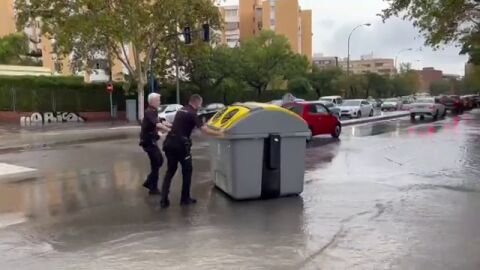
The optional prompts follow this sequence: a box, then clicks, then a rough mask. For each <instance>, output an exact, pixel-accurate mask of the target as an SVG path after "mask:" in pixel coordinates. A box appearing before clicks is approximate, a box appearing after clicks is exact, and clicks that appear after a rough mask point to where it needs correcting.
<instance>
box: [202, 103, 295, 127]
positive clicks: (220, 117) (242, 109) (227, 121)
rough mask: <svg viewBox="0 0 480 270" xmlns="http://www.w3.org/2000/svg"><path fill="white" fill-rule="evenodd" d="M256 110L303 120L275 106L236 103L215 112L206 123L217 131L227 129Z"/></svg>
mask: <svg viewBox="0 0 480 270" xmlns="http://www.w3.org/2000/svg"><path fill="white" fill-rule="evenodd" d="M257 110H267V111H278V112H283V113H286V114H289V115H292V116H294V117H297V118H299V119H301V120H302V121H303V119H302V118H301V117H300V116H299V115H297V114H296V113H294V112H292V111H290V110H287V109H285V108H282V107H279V106H277V105H272V104H266V103H257V102H247V103H236V104H233V105H232V106H228V107H227V108H225V109H223V110H221V111H219V112H217V113H216V114H215V115H214V116H213V117H212V118H211V119H210V121H208V125H209V126H210V127H213V128H217V129H228V128H230V127H232V126H233V125H234V124H236V123H238V122H239V121H240V120H242V119H244V118H245V117H247V116H248V115H249V114H250V113H251V112H254V111H257Z"/></svg>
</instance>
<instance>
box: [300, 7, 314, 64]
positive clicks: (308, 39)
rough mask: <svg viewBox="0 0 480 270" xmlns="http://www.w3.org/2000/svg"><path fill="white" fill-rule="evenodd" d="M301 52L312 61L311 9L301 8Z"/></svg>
mask: <svg viewBox="0 0 480 270" xmlns="http://www.w3.org/2000/svg"><path fill="white" fill-rule="evenodd" d="M300 14H301V18H302V54H303V55H305V56H307V58H308V60H309V61H310V62H311V61H312V54H313V52H312V35H313V32H312V11H311V10H302V11H301V13H300Z"/></svg>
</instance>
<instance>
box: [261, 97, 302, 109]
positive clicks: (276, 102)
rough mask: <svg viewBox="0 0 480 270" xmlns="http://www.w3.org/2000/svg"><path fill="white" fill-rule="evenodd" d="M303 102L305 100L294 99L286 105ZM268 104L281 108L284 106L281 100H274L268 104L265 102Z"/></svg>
mask: <svg viewBox="0 0 480 270" xmlns="http://www.w3.org/2000/svg"><path fill="white" fill-rule="evenodd" d="M303 101H305V99H301V98H295V99H294V100H292V101H289V102H287V103H291V102H303ZM267 103H268V104H272V105H277V106H280V107H282V105H283V104H286V103H285V102H284V101H283V100H282V99H275V100H271V101H269V102H267Z"/></svg>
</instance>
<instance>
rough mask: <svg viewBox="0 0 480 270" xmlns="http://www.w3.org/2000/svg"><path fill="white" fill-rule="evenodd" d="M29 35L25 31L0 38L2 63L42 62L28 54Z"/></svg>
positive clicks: (24, 64)
mask: <svg viewBox="0 0 480 270" xmlns="http://www.w3.org/2000/svg"><path fill="white" fill-rule="evenodd" d="M28 54H29V47H28V37H27V36H26V35H25V34H24V33H13V34H10V35H7V36H4V37H2V38H0V64H3V65H22V66H38V65H41V64H42V63H41V62H40V61H35V60H34V59H32V58H31V57H29V56H28Z"/></svg>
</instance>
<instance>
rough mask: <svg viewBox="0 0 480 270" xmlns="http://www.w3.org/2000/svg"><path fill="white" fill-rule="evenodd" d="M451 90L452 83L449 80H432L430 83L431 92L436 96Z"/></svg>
mask: <svg viewBox="0 0 480 270" xmlns="http://www.w3.org/2000/svg"><path fill="white" fill-rule="evenodd" d="M449 92H450V83H449V82H448V81H447V80H441V81H436V82H432V84H431V85H430V94H432V95H434V96H438V95H444V94H448V93H449Z"/></svg>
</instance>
